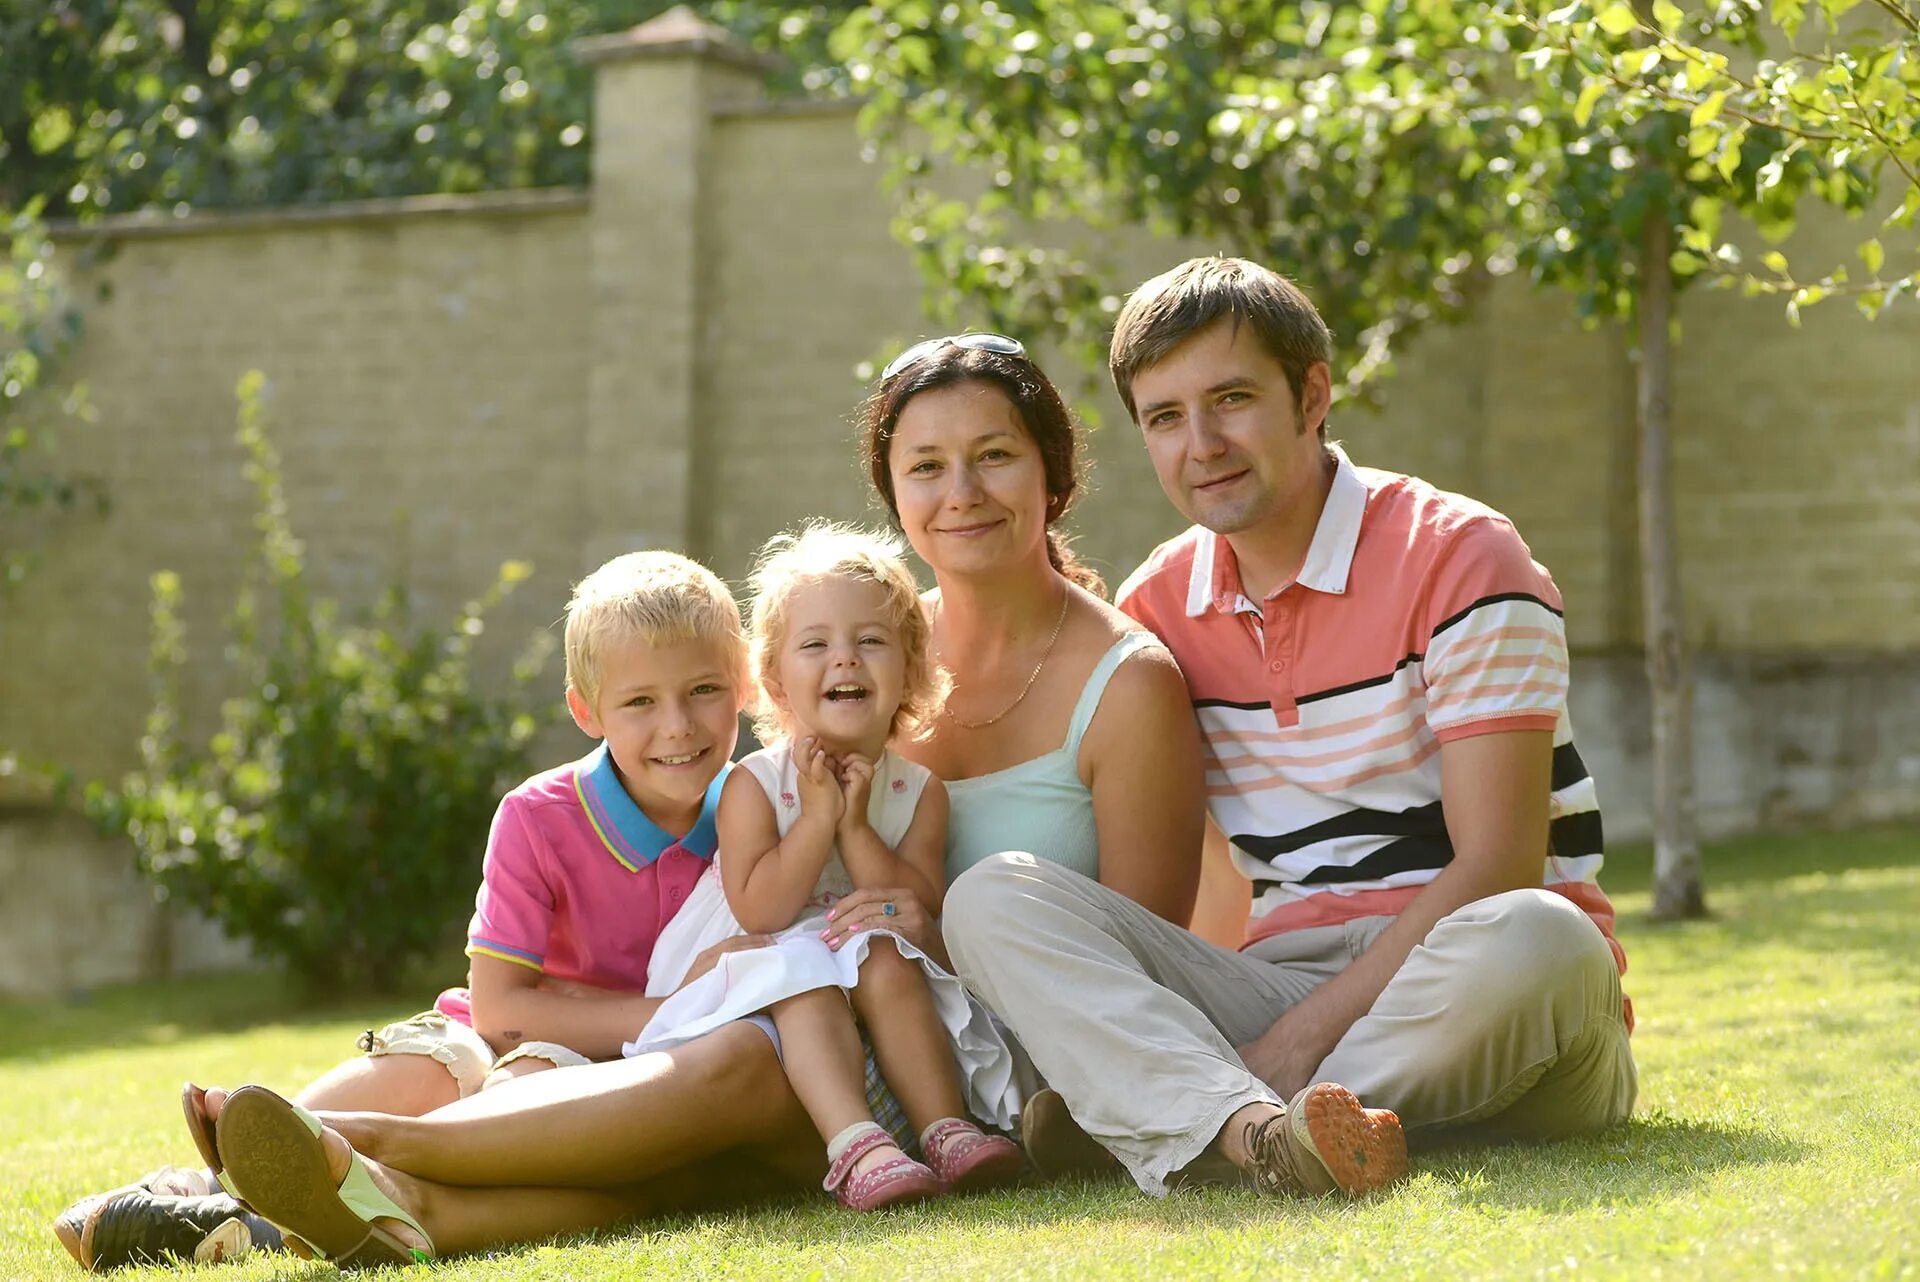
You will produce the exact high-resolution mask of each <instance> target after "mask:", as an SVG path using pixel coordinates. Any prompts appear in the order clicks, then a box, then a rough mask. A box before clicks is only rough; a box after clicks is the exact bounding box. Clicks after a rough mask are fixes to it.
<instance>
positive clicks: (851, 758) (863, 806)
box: [839, 752, 873, 832]
mask: <svg viewBox="0 0 1920 1282" xmlns="http://www.w3.org/2000/svg"><path fill="white" fill-rule="evenodd" d="M840 788H841V795H842V796H843V797H844V798H845V799H846V809H845V810H844V811H842V812H841V814H840V825H839V826H840V830H841V831H842V832H845V831H847V830H849V829H854V828H860V827H863V826H864V825H865V824H866V822H867V799H868V798H869V797H871V796H872V795H873V763H872V762H871V761H868V760H867V759H866V758H865V757H863V756H861V755H860V754H859V753H857V752H850V753H848V754H847V755H846V756H844V757H842V758H840Z"/></svg>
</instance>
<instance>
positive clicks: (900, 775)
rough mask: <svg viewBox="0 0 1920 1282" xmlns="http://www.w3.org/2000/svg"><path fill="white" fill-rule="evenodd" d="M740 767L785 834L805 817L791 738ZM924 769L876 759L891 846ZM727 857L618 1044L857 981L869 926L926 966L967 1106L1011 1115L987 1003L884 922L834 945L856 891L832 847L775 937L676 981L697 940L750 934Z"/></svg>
mask: <svg viewBox="0 0 1920 1282" xmlns="http://www.w3.org/2000/svg"><path fill="white" fill-rule="evenodd" d="M739 766H740V768H741V769H743V770H745V771H747V772H748V773H749V774H751V775H752V776H753V778H754V780H755V781H756V782H757V783H759V785H760V786H761V787H762V788H763V789H765V791H766V794H767V800H768V801H769V802H771V803H772V805H773V813H774V817H775V819H776V821H777V822H778V824H779V829H780V835H781V836H782V837H784V836H786V835H787V831H788V829H790V828H792V827H793V824H794V821H795V820H797V819H798V818H799V817H800V783H799V771H798V769H797V768H796V767H795V766H794V762H793V747H792V744H791V743H790V742H782V743H777V744H774V745H773V746H772V747H770V748H763V749H761V750H760V751H759V752H756V753H754V754H752V755H751V756H748V757H745V758H743V759H742V760H741V761H740V763H739ZM930 777H931V776H930V774H929V772H928V771H927V769H926V767H924V766H919V765H915V764H914V763H913V762H911V761H908V760H906V759H905V758H904V757H900V756H898V755H896V754H895V753H893V752H891V751H888V752H885V753H883V754H882V755H881V757H880V760H879V761H878V762H876V763H875V765H874V774H873V788H872V791H871V792H870V794H869V797H868V802H867V818H868V821H869V822H870V823H871V824H872V825H873V830H874V831H875V832H876V833H878V834H879V836H880V839H881V840H882V841H884V842H886V843H887V845H888V846H891V847H898V846H899V844H900V840H901V838H903V837H905V836H906V834H907V828H908V826H909V825H910V824H912V822H913V814H914V810H915V808H916V807H917V806H918V805H919V803H920V793H921V791H922V790H923V789H924V788H925V787H926V784H927V780H928V779H929V778H930ZM725 858H726V851H724V850H722V851H721V852H720V853H719V854H718V855H717V856H716V857H715V859H714V863H713V866H712V867H711V868H709V869H708V870H707V871H706V873H705V875H703V876H702V877H701V878H700V880H699V881H698V882H696V883H695V884H694V888H693V890H692V891H691V892H690V893H689V894H688V895H687V902H686V903H685V904H684V905H682V906H681V908H680V911H679V912H677V913H675V914H674V915H673V917H672V919H671V920H670V921H668V922H667V925H666V927H665V929H663V930H662V931H661V932H660V938H659V939H658V940H657V941H656V942H655V944H654V946H653V958H652V960H651V962H650V963H649V964H648V967H647V996H649V997H667V1000H666V1001H665V1002H663V1003H662V1004H661V1005H660V1008H659V1009H658V1010H656V1011H655V1012H654V1016H653V1018H652V1019H651V1020H649V1021H647V1026H646V1027H645V1028H643V1029H642V1030H640V1035H639V1037H637V1038H635V1039H634V1040H633V1041H631V1042H628V1043H627V1044H626V1045H625V1046H623V1047H621V1050H622V1051H623V1052H624V1053H625V1054H627V1055H641V1054H645V1053H646V1052H648V1051H657V1050H665V1049H666V1048H667V1047H669V1046H677V1045H679V1044H680V1043H682V1042H687V1041H691V1040H693V1039H694V1038H696V1037H699V1036H700V1035H702V1034H703V1033H710V1032H712V1031H713V1030H714V1029H716V1028H719V1027H721V1026H722V1025H724V1024H728V1023H731V1022H732V1021H734V1020H736V1019H740V1018H742V1017H744V1016H747V1015H752V1014H756V1013H758V1012H760V1011H764V1010H766V1009H767V1007H769V1006H771V1005H773V1004H774V1003H775V1002H778V1001H782V1000H784V999H785V998H788V997H793V996H796V995H798V994H800V993H805V992H810V991H812V990H813V989H816V988H842V989H845V988H853V987H855V986H857V985H858V984H859V982H860V963H861V962H862V961H864V960H865V959H866V955H867V948H868V946H869V945H870V944H871V943H872V941H873V939H874V938H875V936H877V935H885V936H887V937H889V938H891V939H892V940H893V941H894V945H895V947H897V948H898V949H899V950H900V954H901V956H903V957H909V958H912V959H914V960H917V961H918V962H919V963H920V966H921V969H922V970H924V971H925V972H926V977H927V987H928V988H929V989H930V990H931V991H932V993H933V1005H934V1009H935V1011H937V1012H938V1014H939V1016H940V1020H941V1022H942V1023H943V1024H945V1025H946V1029H947V1037H948V1040H949V1041H951V1042H952V1044H953V1052H954V1058H955V1060H956V1061H957V1063H958V1064H959V1068H960V1077H961V1081H962V1083H963V1085H964V1087H965V1091H966V1096H967V1107H968V1108H969V1109H970V1110H971V1111H972V1112H973V1114H974V1116H976V1117H978V1118H979V1119H980V1120H981V1121H984V1122H988V1123H991V1124H992V1125H994V1126H999V1127H1010V1126H1012V1125H1013V1121H1014V1117H1015V1115H1016V1114H1017V1113H1018V1112H1019V1110H1020V1100H1021V1098H1022V1094H1021V1090H1020V1087H1019V1085H1018V1084H1017V1083H1016V1081H1015V1072H1016V1069H1015V1063H1014V1057H1013V1054H1012V1052H1010V1051H1009V1050H1008V1048H1007V1042H1006V1040H1005V1039H1004V1038H1003V1037H1002V1036H1001V1034H1000V1032H999V1030H998V1029H997V1028H996V1027H995V1025H994V1021H993V1019H992V1017H991V1016H990V1015H989V1014H988V1012H987V1009H986V1007H984V1006H982V1005H981V1004H980V1003H979V1002H977V1001H975V1000H974V999H973V998H972V997H971V996H970V995H969V994H968V993H967V990H966V988H965V986H964V985H962V984H961V983H960V981H959V980H958V979H956V978H955V977H954V976H953V975H951V974H949V973H948V972H947V971H945V970H943V969H942V968H941V967H940V965H939V964H938V963H937V962H935V961H934V960H933V959H932V958H930V957H928V956H927V955H926V954H925V953H923V952H921V951H920V950H919V949H917V948H915V947H914V946H913V945H912V944H911V943H909V942H908V941H907V940H905V939H903V938H901V937H900V936H899V935H896V934H894V933H893V932H892V931H890V930H880V929H874V930H867V931H862V932H860V933H859V934H856V935H854V936H853V937H852V938H851V939H849V940H848V941H847V942H846V943H845V944H843V945H842V946H841V947H840V950H839V951H838V952H835V951H833V950H832V949H830V948H828V947H827V945H826V943H825V941H823V940H822V939H821V938H820V932H821V931H822V930H823V929H825V927H826V912H827V909H829V908H831V907H832V906H833V905H834V903H835V902H837V901H838V900H839V899H840V898H841V897H842V896H844V895H847V894H850V893H851V892H852V891H853V879H852V878H851V877H849V876H848V875H847V870H846V867H845V866H844V865H843V864H842V863H841V862H840V852H839V850H838V849H836V850H834V852H833V853H832V854H831V855H829V856H828V858H827V864H826V867H825V868H824V869H822V870H821V873H820V879H819V880H818V881H817V882H816V883H814V888H813V896H812V898H811V899H810V900H808V907H807V908H806V910H805V911H804V912H803V913H802V915H801V917H800V920H798V921H796V922H794V923H793V925H791V926H789V927H788V928H787V929H785V930H783V931H781V932H780V933H779V934H778V935H776V936H774V942H773V943H772V944H770V945H768V946H767V947H765V948H752V949H745V950H742V951H740V952H732V953H725V954H722V955H721V957H720V960H719V961H718V962H717V963H715V965H714V967H713V969H712V970H710V971H708V972H707V973H706V974H705V975H702V976H701V977H700V978H699V979H696V980H695V981H693V983H691V984H688V985H687V986H686V987H685V988H680V981H681V979H682V978H684V977H685V975H686V973H687V970H688V969H689V968H690V967H691V966H692V965H693V959H694V958H695V957H696V956H698V955H699V954H700V953H701V952H702V951H703V950H705V949H706V948H708V947H709V946H711V945H713V944H715V943H718V942H719V941H721V940H723V939H730V938H732V937H733V936H735V935H740V934H744V933H745V932H744V931H743V930H742V929H741V927H740V923H739V922H737V921H735V920H734V917H733V913H732V911H731V910H730V909H729V908H728V907H727V897H726V894H725V892H724V891H723V890H722V889H721V886H720V860H722V859H725ZM676 989H678V990H679V991H677V992H676V991H675V990H676ZM668 994H672V995H671V996H670V997H669V996H668Z"/></svg>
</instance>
